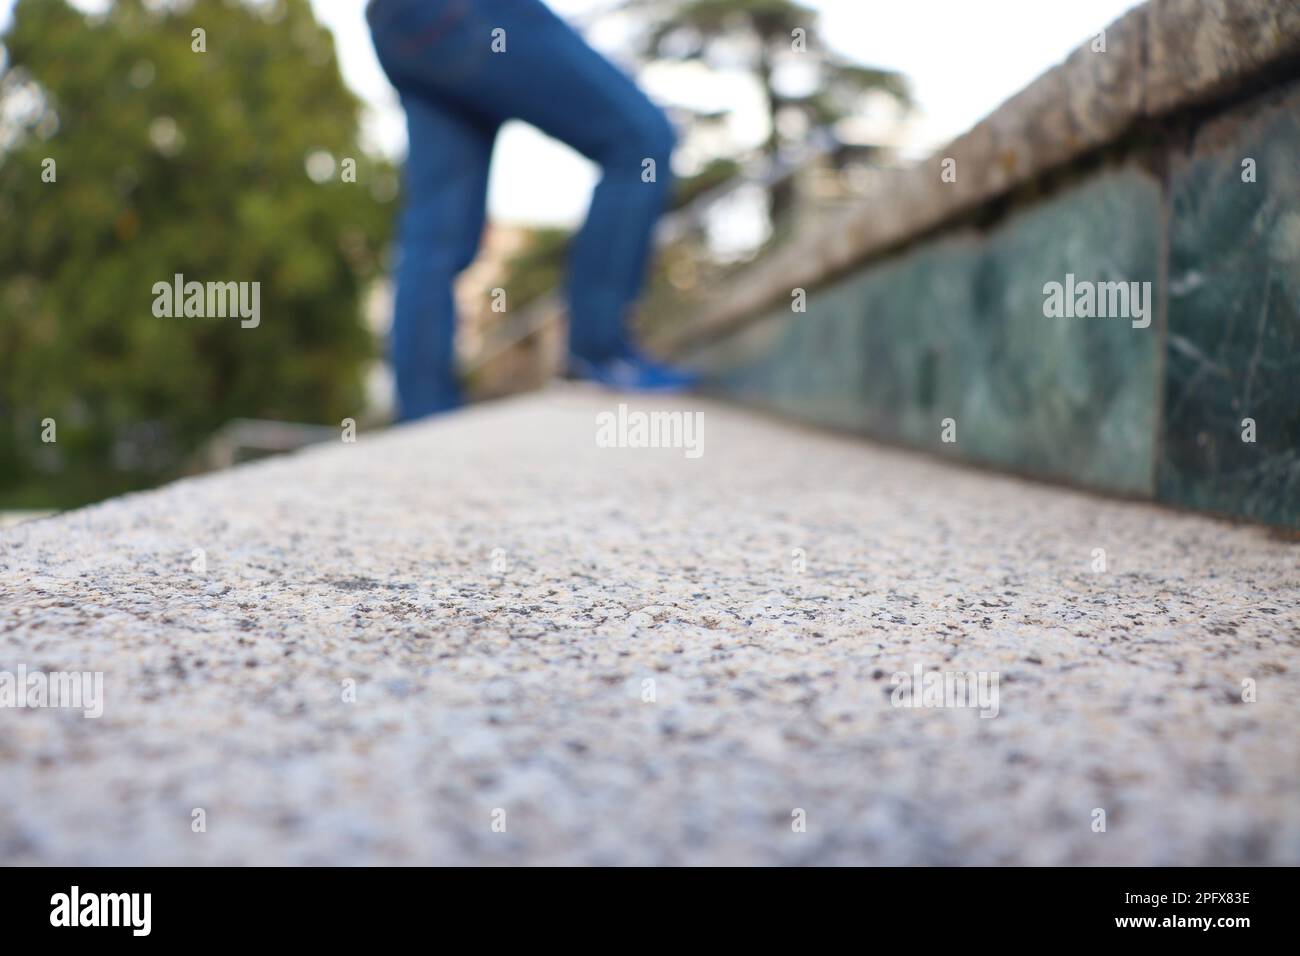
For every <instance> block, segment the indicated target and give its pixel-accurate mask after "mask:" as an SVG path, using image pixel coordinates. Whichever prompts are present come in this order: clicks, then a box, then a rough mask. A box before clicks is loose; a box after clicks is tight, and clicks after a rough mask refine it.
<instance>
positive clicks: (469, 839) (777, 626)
mask: <svg viewBox="0 0 1300 956" xmlns="http://www.w3.org/2000/svg"><path fill="white" fill-rule="evenodd" d="M678 401H679V403H680V404H679V405H678V407H682V408H685V409H687V410H690V411H702V412H703V413H704V430H703V437H704V444H703V448H704V454H703V456H702V457H700V458H698V459H695V460H691V459H688V458H687V457H686V456H685V454H684V452H683V451H682V450H681V449H633V448H598V447H597V445H596V441H595V434H596V424H595V416H596V414H597V413H598V412H600V411H602V410H613V409H614V407H615V405H616V402H617V400H616V399H615V398H612V397H610V396H607V395H600V394H597V393H593V392H586V391H580V390H560V391H552V392H549V393H546V394H543V395H537V396H531V397H528V398H524V399H520V400H514V401H510V402H506V403H501V404H497V405H492V406H484V407H479V408H477V409H474V410H471V411H469V412H466V413H463V414H461V415H458V416H455V417H452V418H449V419H446V420H443V421H440V422H435V423H432V424H427V425H419V426H412V427H407V428H403V429H396V430H392V431H389V432H386V433H382V434H379V433H377V434H363V435H361V436H360V438H359V440H358V441H357V443H356V444H352V445H344V444H342V443H340V444H339V445H338V446H334V447H325V448H316V449H311V450H308V451H306V452H304V453H301V454H299V455H296V456H293V457H290V458H282V459H277V460H272V461H268V462H264V463H260V464H257V465H253V466H249V467H243V468H239V469H236V470H234V471H231V472H226V473H223V474H219V475H215V476H210V477H206V478H202V479H197V480H190V481H184V482H181V483H178V484H174V485H171V486H169V487H166V488H164V489H161V490H159V491H156V492H152V493H147V494H140V495H134V496H129V497H125V498H121V499H117V500H114V501H111V502H108V503H106V504H103V505H100V506H97V507H93V508H88V509H85V510H82V511H78V512H75V513H72V514H68V515H64V516H61V517H56V518H52V519H47V520H43V521H37V522H33V523H29V524H24V525H20V526H18V527H14V528H7V529H4V530H3V531H0V575H2V576H0V671H3V670H5V669H8V670H11V671H13V670H15V669H16V668H17V667H18V666H20V665H21V666H24V667H26V668H27V669H28V670H29V671H30V670H36V669H41V670H44V671H47V672H48V671H55V670H71V669H91V670H102V671H103V672H104V674H105V677H104V681H105V683H104V694H105V704H104V715H103V716H102V717H101V718H99V719H98V720H94V719H85V718H83V717H82V716H81V715H80V713H78V712H70V711H66V710H50V709H45V710H37V709H0V793H3V795H4V797H3V799H2V800H0V862H2V863H9V864H13V863H69V864H110V863H118V864H139V863H185V864H200V863H232V864H245V863H290V864H293V863H330V864H361V863H494V864H500V863H528V864H534V863H618V864H621V863H651V864H660V863H710V862H711V863H737V864H744V863H762V864H771V863H789V864H798V863H827V864H840V863H881V864H929V863H935V864H938V863H963V864H975V863H1023V864H1051V863H1083V864H1094V863H1120V864H1129V863H1155V864H1191V863H1290V864H1296V863H1300V661H1298V660H1297V656H1298V655H1297V647H1298V645H1300V609H1298V608H1297V600H1296V599H1297V594H1298V593H1300V569H1298V567H1297V565H1298V559H1300V545H1297V544H1296V543H1295V542H1294V541H1288V540H1283V539H1281V538H1279V537H1275V536H1273V537H1271V536H1269V534H1268V533H1267V532H1266V531H1264V530H1261V529H1260V528H1257V527H1234V526H1232V525H1229V524H1225V523H1223V522H1217V521H1214V520H1212V519H1208V518H1204V517H1199V516H1194V515H1189V514H1183V513H1178V512H1171V511H1167V510H1162V509H1160V508H1157V507H1153V506H1149V505H1144V504H1136V503H1127V502H1116V501H1111V500H1105V499H1101V498H1096V497H1091V496H1088V495H1084V494H1079V493H1075V492H1071V491H1067V490H1063V489H1061V488H1057V487H1051V486H1047V485H1038V484H1030V483H1025V482H1021V481H1018V480H1016V479H1013V478H1009V477H1006V476H1000V475H993V474H985V473H981V472H977V471H973V470H967V469H962V468H958V467H953V466H950V465H947V464H944V463H942V462H939V461H936V460H933V459H928V458H925V457H921V456H917V455H913V454H910V453H905V452H900V451H894V450H890V449H884V448H880V447H876V446H871V445H868V444H865V443H860V442H857V441H852V440H847V439H841V438H837V437H832V436H827V435H821V434H817V433H814V432H810V431H805V430H801V429H796V428H793V427H790V426H786V425H782V424H779V423H775V422H772V421H768V420H764V419H762V418H760V417H758V416H755V415H751V414H748V413H745V412H741V411H738V410H733V409H729V408H726V407H723V406H719V405H713V404H706V403H702V402H699V401H697V400H678ZM668 405H669V403H668V402H665V401H658V400H657V401H654V402H647V401H645V400H636V401H634V402H633V408H634V409H637V408H640V409H650V408H664V407H668ZM196 548H200V549H203V551H204V553H205V555H206V564H207V569H206V572H205V573H198V572H197V571H195V570H194V569H193V561H194V558H193V554H192V552H193V550H194V549H196ZM1096 548H1104V549H1105V550H1106V558H1107V570H1105V571H1104V572H1095V571H1094V570H1093V563H1094V560H1095V558H1094V549H1096ZM495 549H502V550H501V551H495ZM794 549H802V553H803V555H804V560H806V569H805V571H804V572H803V573H802V574H800V573H796V571H795V565H796V563H797V561H796V560H794V557H793V552H794ZM494 552H495V558H496V568H495V569H494ZM501 559H504V561H505V564H504V570H501V568H502V564H501ZM917 665H920V666H921V667H923V668H924V669H926V670H927V671H935V670H956V669H960V670H963V671H986V672H996V673H997V674H998V675H999V707H998V714H997V716H996V717H994V718H992V719H982V718H981V717H980V716H979V715H978V713H977V712H976V711H975V710H973V709H968V708H939V709H915V708H912V709H905V708H899V707H894V706H891V701H890V693H891V690H892V689H893V687H892V684H891V675H893V674H894V673H895V672H897V671H910V670H912V669H913V668H914V667H915V666H917ZM1247 679H1249V680H1253V681H1254V682H1255V695H1254V696H1255V701H1254V702H1253V703H1252V702H1244V701H1243V700H1242V682H1243V680H1247ZM346 680H353V681H355V682H356V685H355V686H356V699H355V702H347V701H345V700H344V696H345V695H344V693H343V690H342V688H343V687H344V681H346ZM647 680H653V681H654V682H655V683H654V685H653V686H654V700H653V701H652V702H648V701H646V700H645V699H644V698H645V696H646V694H645V689H646V688H647V687H648V686H649V685H647V684H645V683H644V682H645V681H647ZM195 808H201V809H203V810H204V811H205V813H206V823H207V827H206V832H198V833H196V832H193V830H192V825H191V821H192V819H193V817H192V814H193V811H194V810H195ZM1097 808H1100V809H1104V810H1105V811H1106V830H1105V832H1094V821H1095V820H1096V819H1097V817H1096V814H1095V813H1094V811H1095V810H1096V809H1097ZM498 809H500V810H504V811H505V817H504V819H505V832H494V830H493V826H492V824H493V820H494V810H498ZM797 809H798V810H802V811H804V814H805V815H806V832H795V829H794V827H793V826H792V819H793V818H792V814H793V813H794V811H796V810H797ZM495 819H497V820H498V821H499V820H500V819H501V816H500V815H499V814H498V815H497V816H496V817H495Z"/></svg>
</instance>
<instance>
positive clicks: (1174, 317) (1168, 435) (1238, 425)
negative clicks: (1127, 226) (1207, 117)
mask: <svg viewBox="0 0 1300 956" xmlns="http://www.w3.org/2000/svg"><path fill="white" fill-rule="evenodd" d="M1216 140H1217V145H1216V147H1215V148H1214V149H1212V150H1209V151H1198V152H1197V153H1196V154H1194V155H1192V156H1190V157H1186V158H1184V159H1182V160H1180V161H1178V162H1176V163H1175V164H1174V166H1173V172H1172V180H1171V191H1170V195H1171V222H1170V268H1169V328H1168V354H1167V364H1166V371H1165V408H1164V425H1163V434H1162V443H1161V454H1160V468H1159V489H1158V492H1159V496H1160V497H1161V498H1163V499H1165V500H1168V501H1171V502H1174V503H1177V504H1180V505H1186V506H1190V507H1194V508H1203V509H1209V510H1213V511H1220V512H1225V513H1229V514H1234V515H1241V516H1244V517H1250V518H1255V519H1258V520H1263V521H1269V522H1274V523H1278V524H1288V525H1292V526H1300V164H1298V162H1297V157H1300V93H1293V94H1292V95H1291V96H1290V98H1289V100H1284V101H1283V102H1282V103H1280V104H1278V105H1277V106H1275V107H1270V108H1269V109H1267V110H1266V111H1265V112H1264V113H1262V114H1260V115H1258V116H1256V118H1255V119H1254V120H1252V121H1250V122H1246V123H1244V124H1242V125H1240V126H1239V127H1238V128H1237V129H1236V130H1235V131H1233V132H1232V133H1231V134H1229V135H1226V136H1220V137H1216ZM1247 157H1249V158H1251V159H1253V160H1254V161H1255V173H1256V181H1255V182H1253V183H1250V182H1243V181H1242V160H1243V159H1244V158H1247ZM1247 418H1250V419H1253V420H1254V422H1255V438H1256V440H1255V441H1254V442H1253V443H1252V442H1246V441H1243V440H1242V435H1243V432H1244V431H1245V429H1244V428H1243V425H1242V421H1243V419H1247Z"/></svg>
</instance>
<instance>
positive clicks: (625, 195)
mask: <svg viewBox="0 0 1300 956" xmlns="http://www.w3.org/2000/svg"><path fill="white" fill-rule="evenodd" d="M402 3H403V0H395V2H394V3H393V6H394V9H395V10H396V9H397V8H398V7H399V6H401V5H402ZM394 20H395V22H396V21H400V22H401V23H402V24H403V34H404V35H405V36H406V37H407V38H409V39H408V40H407V41H406V42H405V43H393V44H392V45H390V47H389V50H388V58H389V62H387V63H386V64H385V65H386V66H388V67H389V72H390V75H393V74H395V73H396V74H399V75H401V76H404V77H405V80H406V82H407V83H410V84H417V85H420V86H422V88H424V89H427V90H436V91H437V95H438V96H439V97H440V98H442V99H444V100H445V101H446V102H448V103H452V104H454V105H456V106H457V107H459V108H462V109H465V110H469V111H471V112H474V113H478V114H481V115H484V116H488V117H492V118H494V119H496V120H498V121H499V120H504V119H508V118H518V119H521V120H524V121H525V122H527V123H530V124H532V125H533V126H536V127H537V128H539V129H540V130H542V131H543V132H545V133H548V134H549V135H551V136H554V137H555V138H557V139H559V140H561V141H562V142H564V143H567V144H569V145H570V146H572V147H573V148H575V149H577V150H578V151H579V152H581V153H582V154H583V155H585V156H587V157H589V158H590V159H592V160H594V161H595V162H597V163H599V164H600V166H601V168H602V171H603V176H602V179H601V182H600V185H599V186H598V187H597V188H596V191H595V194H594V195H593V197H592V202H591V208H590V211H589V212H588V216H587V221H586V223H585V224H584V225H583V227H582V229H581V231H580V232H579V233H578V236H577V237H576V239H575V240H574V243H573V248H572V251H571V268H570V278H569V283H568V292H569V299H570V328H571V331H570V343H571V350H572V352H573V353H574V354H575V355H577V356H578V357H580V358H583V359H587V360H589V361H601V360H604V359H606V358H610V357H615V356H619V355H624V354H627V353H628V352H630V346H629V342H628V337H627V334H626V320H627V317H628V311H629V309H630V307H631V305H632V303H633V302H634V301H635V299H636V296H637V294H638V293H639V292H640V289H641V286H642V284H643V282H644V279H645V274H646V266H647V263H648V259H649V256H650V253H651V250H652V238H653V231H654V224H655V221H656V219H657V218H658V216H659V214H660V212H661V211H662V210H663V207H664V203H665V200H666V196H667V192H668V189H669V186H670V184H671V179H672V175H671V170H670V168H669V161H670V156H671V153H672V148H673V143H674V134H673V130H672V126H671V124H670V123H669V122H668V119H667V117H665V116H664V114H663V112H662V111H661V110H660V109H659V108H658V107H656V106H655V105H654V104H653V103H651V102H650V100H649V99H648V98H647V97H646V96H645V94H644V93H642V92H641V91H640V90H639V89H638V88H637V86H636V84H635V83H633V82H632V80H631V79H629V78H628V77H627V76H626V75H625V74H624V73H622V72H621V71H620V70H619V69H618V68H616V67H615V66H613V65H612V64H611V63H610V62H609V61H608V60H606V59H605V58H604V57H602V56H601V55H600V54H598V53H597V52H596V51H594V50H592V49H591V47H589V46H588V45H587V44H586V43H585V42H583V40H582V39H581V38H580V37H579V36H578V35H577V34H576V33H575V32H574V31H573V30H572V29H570V28H569V26H568V25H567V24H565V23H564V22H563V21H562V20H560V19H559V18H558V17H556V16H555V15H554V14H552V13H551V12H550V11H549V10H548V9H547V8H546V7H545V6H544V5H543V4H542V3H540V2H539V0H475V2H474V3H472V4H470V3H468V2H465V0H433V2H429V3H425V4H406V5H404V6H401V11H400V14H394ZM494 31H504V32H499V33H496V34H495V36H494ZM494 39H496V40H497V41H498V46H497V50H498V51H497V52H494V51H493V47H492V44H493V40H494ZM502 43H504V48H503V49H502V48H501V44H502ZM382 55H383V51H381V56H382ZM390 64H391V66H390ZM651 162H652V163H653V167H652V166H651ZM652 169H653V175H652V173H651V170H652ZM537 188H539V189H544V188H546V184H545V183H541V182H539V183H538V184H537Z"/></svg>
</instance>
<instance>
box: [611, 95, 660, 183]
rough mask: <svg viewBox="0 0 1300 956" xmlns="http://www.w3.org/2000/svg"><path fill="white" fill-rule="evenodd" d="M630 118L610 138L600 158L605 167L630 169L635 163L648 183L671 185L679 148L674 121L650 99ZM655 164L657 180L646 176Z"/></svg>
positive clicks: (655, 177)
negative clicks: (671, 176) (675, 157)
mask: <svg viewBox="0 0 1300 956" xmlns="http://www.w3.org/2000/svg"><path fill="white" fill-rule="evenodd" d="M626 119H627V123H626V125H625V126H624V127H623V128H622V129H621V130H620V131H619V132H618V133H616V134H615V135H614V136H613V137H611V138H610V140H609V142H608V144H607V148H606V149H605V150H604V155H603V156H600V157H599V159H600V161H601V164H602V165H603V166H604V167H605V168H606V169H630V168H631V164H632V163H635V164H636V169H637V171H638V173H639V174H640V175H641V178H642V179H643V180H644V181H647V182H667V181H668V179H669V178H670V173H671V171H670V163H671V161H672V155H673V148H674V147H675V146H676V145H677V131H676V130H675V129H674V128H673V124H672V122H671V121H670V120H669V119H668V116H667V115H666V114H665V113H664V111H663V110H661V109H660V108H659V107H657V106H655V105H654V104H653V103H651V102H649V101H648V100H647V101H646V102H645V104H644V106H643V107H642V108H641V109H638V110H636V111H635V112H634V113H632V114H631V115H629V116H627V117H626ZM651 161H653V164H654V165H653V168H654V170H655V176H654V178H653V179H649V178H648V177H647V176H646V172H647V170H649V169H650V168H651V166H650V162H651Z"/></svg>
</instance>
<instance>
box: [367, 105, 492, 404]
mask: <svg viewBox="0 0 1300 956" xmlns="http://www.w3.org/2000/svg"><path fill="white" fill-rule="evenodd" d="M402 105H403V106H404V107H405V108H406V117H407V127H408V135H409V138H410V151H409V153H408V156H407V160H406V168H405V171H404V174H403V192H404V208H403V211H402V218H401V225H400V229H399V241H400V256H401V258H400V261H399V265H398V268H397V277H396V282H397V289H396V294H395V297H394V303H393V329H392V336H391V343H390V345H391V356H392V363H393V371H394V374H395V375H396V377H397V398H398V406H399V408H398V419H399V420H400V421H408V420H411V419H415V418H423V417H424V416H426V415H432V414H434V413H436V412H441V411H446V410H448V409H451V408H455V407H457V406H458V405H459V404H460V402H461V397H460V389H459V387H458V385H457V381H456V366H455V348H454V333H455V302H454V298H453V293H452V289H453V283H454V281H455V279H456V276H457V275H458V274H459V273H460V272H461V270H463V269H464V268H465V267H466V266H468V265H469V264H470V262H472V261H473V259H474V255H475V253H476V252H477V251H478V243H479V239H480V236H481V234H482V231H483V217H484V201H485V198H486V194H487V178H488V165H489V162H490V160H491V155H492V143H493V140H494V138H495V135H496V128H495V127H494V126H491V125H489V124H484V123H480V122H478V121H475V120H471V119H469V118H467V117H465V116H462V115H460V114H457V113H455V112H453V111H451V110H449V109H447V108H446V107H445V106H443V105H441V104H439V103H438V102H436V101H434V100H430V99H426V98H425V97H423V96H422V95H420V94H418V93H415V92H412V91H410V90H406V91H403V93H402Z"/></svg>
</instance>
